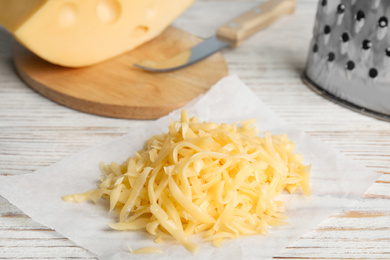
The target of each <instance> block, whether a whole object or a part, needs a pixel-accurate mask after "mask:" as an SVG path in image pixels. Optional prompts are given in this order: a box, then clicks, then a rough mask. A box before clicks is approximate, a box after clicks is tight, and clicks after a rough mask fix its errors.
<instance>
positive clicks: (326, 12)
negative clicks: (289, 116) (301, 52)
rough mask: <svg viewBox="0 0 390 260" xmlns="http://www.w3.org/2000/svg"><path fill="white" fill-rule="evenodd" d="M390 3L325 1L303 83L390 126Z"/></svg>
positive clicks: (320, 5) (382, 0) (385, 0)
mask: <svg viewBox="0 0 390 260" xmlns="http://www.w3.org/2000/svg"><path fill="white" fill-rule="evenodd" d="M389 22H390V0H320V1H319V3H318V10H317V15H316V22H315V26H314V32H313V39H312V41H311V44H310V50H309V55H308V60H307V64H306V69H305V71H304V72H303V74H302V79H303V81H304V82H305V83H306V84H307V85H308V86H309V87H310V88H311V89H313V90H314V91H316V92H317V93H319V94H321V95H323V96H325V97H327V98H329V99H331V100H333V101H335V102H337V103H339V104H341V105H343V106H346V107H348V108H351V109H353V110H355V111H359V112H361V113H363V114H366V115H370V116H373V117H376V118H379V119H383V120H388V121H390V33H389V26H390V24H389Z"/></svg>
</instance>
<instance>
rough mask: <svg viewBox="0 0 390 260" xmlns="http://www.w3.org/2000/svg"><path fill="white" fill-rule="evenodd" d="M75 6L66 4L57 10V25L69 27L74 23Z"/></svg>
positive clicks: (75, 15) (75, 17)
mask: <svg viewBox="0 0 390 260" xmlns="http://www.w3.org/2000/svg"><path fill="white" fill-rule="evenodd" d="M76 19H77V6H76V5H74V4H72V3H66V4H64V5H62V6H61V7H60V8H59V13H58V23H59V24H60V25H61V26H62V27H70V26H72V25H73V24H75V23H76Z"/></svg>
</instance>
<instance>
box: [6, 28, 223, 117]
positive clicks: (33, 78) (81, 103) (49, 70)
mask: <svg viewBox="0 0 390 260" xmlns="http://www.w3.org/2000/svg"><path fill="white" fill-rule="evenodd" d="M199 42H201V39H199V38H198V37H196V36H194V35H191V34H189V33H187V32H185V31H182V30H180V29H177V28H174V27H169V28H168V29H167V30H165V31H164V32H163V33H162V34H161V35H160V36H158V37H157V38H155V39H153V40H152V41H150V42H148V43H146V44H143V45H142V46H140V47H138V48H137V49H135V50H133V51H130V52H128V53H125V54H123V55H121V56H119V57H116V58H113V59H111V60H108V61H106V62H103V63H100V64H97V65H94V66H90V67H84V68H65V67H61V66H57V65H53V64H51V63H49V62H46V61H44V60H42V59H41V58H39V57H37V56H36V55H35V54H33V53H31V52H30V51H28V50H27V49H26V48H24V47H23V46H22V45H20V44H19V43H15V46H14V50H13V57H14V63H15V67H16V70H17V72H18V74H19V75H20V77H21V78H22V79H23V80H24V81H25V82H26V83H27V84H28V85H29V86H30V87H31V88H33V89H34V90H36V91H37V92H39V93H40V94H42V95H43V96H45V97H47V98H49V99H51V100H53V101H55V102H57V103H59V104H62V105H64V106H67V107H70V108H73V109H76V110H79V111H83V112H87V113H91V114H96V115H102V116H108V117H116V118H129V119H155V118H159V117H161V116H163V115H166V114H168V113H169V112H171V111H172V110H175V109H177V108H180V107H181V106H183V105H185V104H186V103H188V102H189V101H190V100H192V99H193V98H195V97H197V96H198V95H200V94H202V93H204V92H206V91H207V90H208V89H209V88H210V87H211V86H212V85H213V84H215V83H216V82H217V81H218V80H219V79H221V78H222V77H224V76H226V75H228V67H227V64H226V62H225V60H224V58H223V56H222V55H221V54H220V53H217V54H214V55H213V56H211V57H209V58H207V59H205V60H203V61H201V62H199V63H197V64H194V65H192V66H189V67H186V68H184V69H181V70H177V71H172V72H164V73H153V72H147V71H144V70H141V69H138V68H135V67H133V66H132V64H134V63H136V62H137V61H139V60H144V59H149V60H155V61H158V60H164V59H167V58H169V57H172V56H174V55H175V54H177V53H179V52H180V51H182V50H185V49H188V48H190V47H192V46H194V45H196V44H197V43H199Z"/></svg>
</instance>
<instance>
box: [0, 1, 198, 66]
mask: <svg viewBox="0 0 390 260" xmlns="http://www.w3.org/2000/svg"><path fill="white" fill-rule="evenodd" d="M193 2H194V0H77V1H76V0H0V24H2V25H3V26H4V27H5V28H6V29H7V30H8V31H9V32H11V33H12V34H13V35H14V36H15V38H16V39H17V40H18V41H19V42H21V43H22V44H23V45H24V46H25V47H27V48H28V49H29V50H31V51H32V52H33V53H35V54H36V55H38V56H40V57H41V58H43V59H45V60H47V61H49V62H51V63H53V64H58V65H62V66H65V67H82V66H87V65H93V64H96V63H99V62H101V61H104V60H107V59H110V58H112V57H115V56H117V55H120V54H122V53H124V52H127V51H129V50H132V49H134V48H135V47H137V46H139V45H141V44H143V43H145V42H146V41H148V40H150V39H152V38H154V37H156V36H157V35H159V34H160V33H161V32H162V31H163V30H164V29H165V28H166V27H168V26H169V25H170V24H171V23H172V22H173V20H174V19H176V18H177V17H178V16H179V15H180V14H181V13H183V12H184V11H185V10H186V9H187V8H188V7H189V6H190V5H191V4H192V3H193Z"/></svg>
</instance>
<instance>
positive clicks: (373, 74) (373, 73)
mask: <svg viewBox="0 0 390 260" xmlns="http://www.w3.org/2000/svg"><path fill="white" fill-rule="evenodd" d="M368 75H369V76H370V78H373V79H374V78H376V77H377V76H378V70H377V69H376V68H371V69H370V70H369V71H368Z"/></svg>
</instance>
